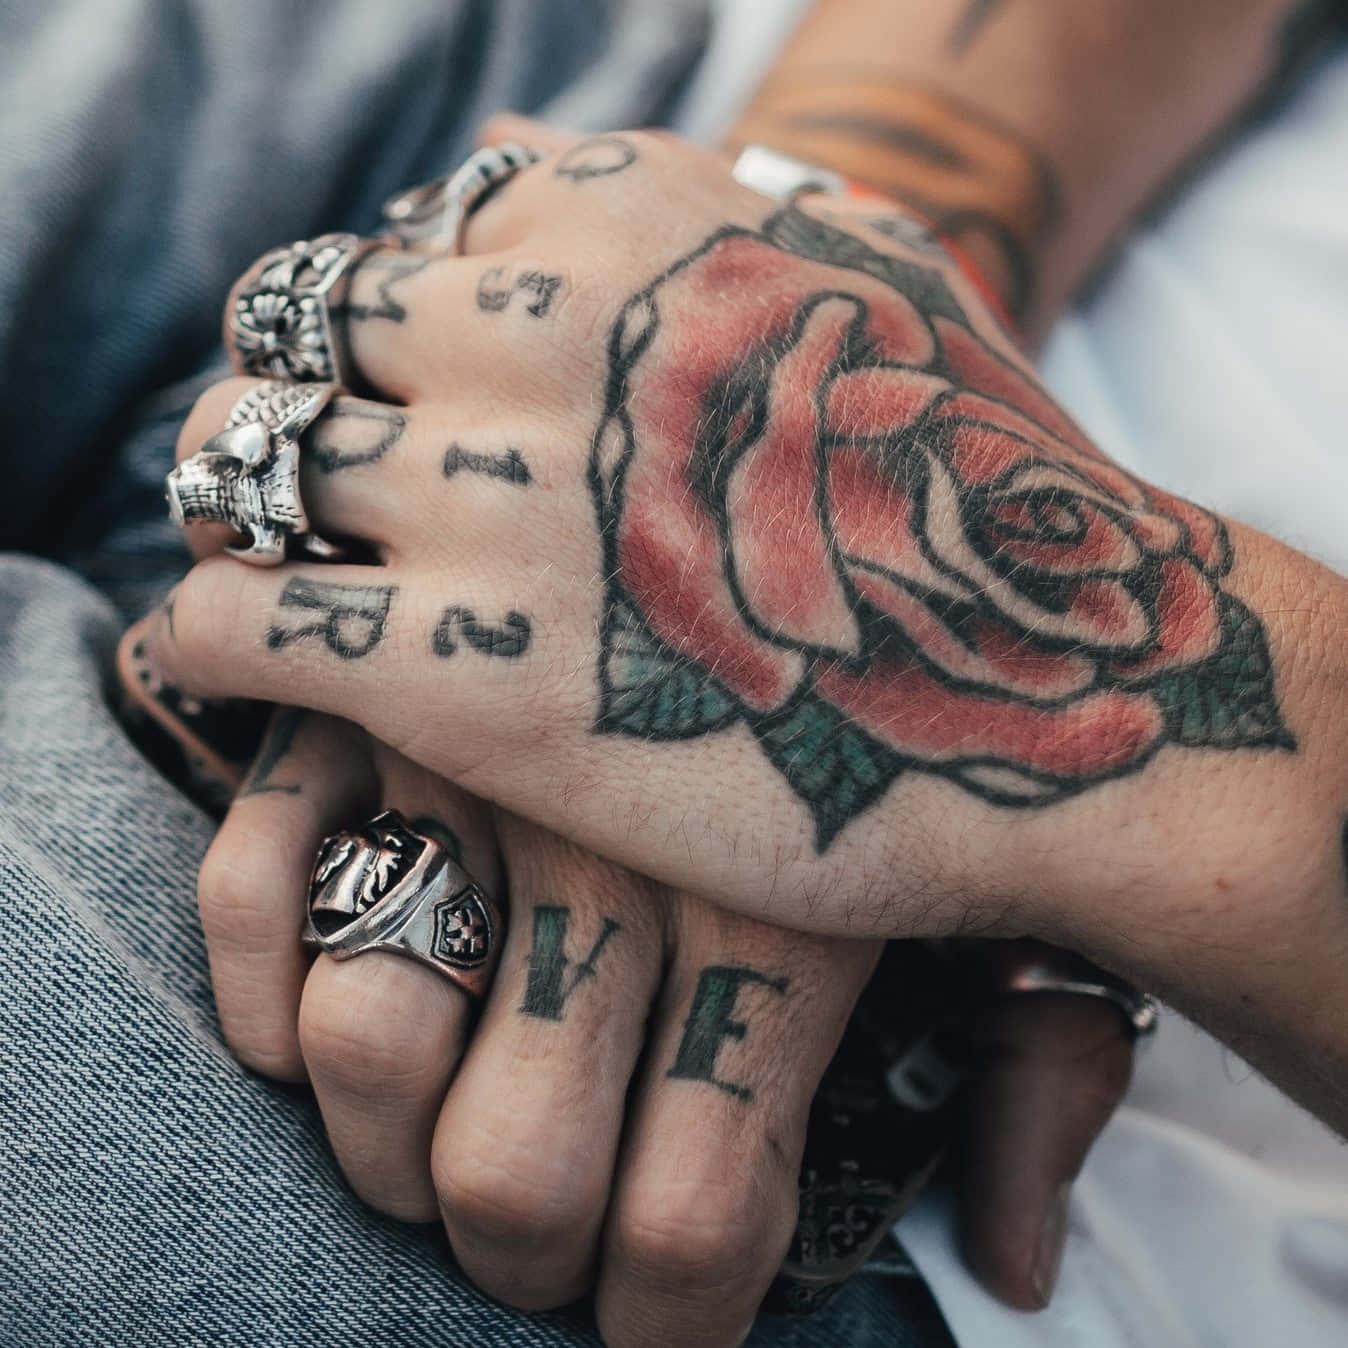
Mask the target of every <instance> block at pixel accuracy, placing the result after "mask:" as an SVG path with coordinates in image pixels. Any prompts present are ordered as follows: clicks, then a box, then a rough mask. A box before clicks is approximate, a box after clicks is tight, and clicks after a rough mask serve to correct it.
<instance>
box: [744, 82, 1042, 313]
mask: <svg viewBox="0 0 1348 1348" xmlns="http://www.w3.org/2000/svg"><path fill="white" fill-rule="evenodd" d="M881 83H882V84H883V88H884V99H885V104H886V109H887V110H886V112H885V113H884V114H883V115H877V114H876V113H875V111H874V108H873V106H872V102H873V90H874V89H875V87H876V86H877V84H881ZM766 116H768V117H769V118H770V119H771V121H772V122H773V123H775V124H778V125H781V126H784V127H787V128H789V129H790V130H791V132H792V134H793V138H795V139H797V140H799V139H800V138H802V137H803V138H804V144H803V145H802V147H801V153H802V154H805V155H807V156H808V154H809V153H810V150H811V146H812V143H816V142H817V143H818V145H819V148H820V150H821V152H822V153H824V154H825V155H827V154H829V153H830V152H831V153H832V154H833V156H834V157H836V155H837V147H838V144H839V141H840V140H843V141H847V142H850V143H851V148H852V152H853V157H855V158H856V159H857V160H858V163H859V165H861V166H863V167H859V168H858V170H857V175H858V176H859V177H862V178H864V179H865V181H866V182H868V183H869V184H870V185H871V186H873V187H875V188H877V189H879V190H880V191H882V192H885V193H887V194H888V195H889V196H891V197H893V198H894V199H895V200H896V201H901V202H904V203H906V204H907V205H909V206H911V207H913V208H914V209H915V210H917V211H918V212H919V213H920V214H921V215H922V216H924V217H925V218H926V219H927V220H929V221H931V223H932V224H933V225H934V226H935V227H936V229H937V230H938V231H939V232H940V233H941V234H942V235H943V236H945V237H946V238H948V239H950V240H951V241H952V242H953V243H955V244H958V245H960V246H961V247H963V248H965V249H967V250H969V251H971V252H972V253H974V254H975V255H976V256H977V257H979V259H980V260H981V261H983V262H984V263H985V265H986V266H987V268H988V269H989V279H990V280H991V282H992V283H993V284H994V285H995V286H996V288H997V290H998V292H999V294H1000V295H1001V297H1002V300H1003V302H1004V303H1005V305H1006V307H1007V310H1008V312H1009V313H1010V314H1011V316H1012V317H1013V318H1016V319H1022V318H1024V316H1025V314H1026V313H1027V312H1028V311H1029V309H1030V307H1031V306H1032V304H1033V302H1034V299H1035V295H1036V292H1037V289H1038V271H1037V258H1038V256H1039V254H1040V253H1041V252H1042V250H1043V249H1044V247H1045V246H1046V245H1047V244H1048V242H1049V241H1050V240H1051V239H1052V237H1053V235H1054V233H1055V232H1056V231H1057V229H1058V228H1059V226H1060V224H1061V222H1062V218H1063V204H1062V202H1063V196H1062V188H1061V186H1060V184H1059V182H1058V178H1057V175H1056V174H1055V173H1054V171H1053V168H1052V166H1051V165H1050V164H1049V161H1048V160H1047V158H1046V157H1045V156H1044V155H1043V154H1042V153H1040V151H1039V150H1038V149H1037V148H1036V147H1035V146H1034V145H1032V144H1031V143H1030V142H1029V141H1027V140H1026V139H1025V138H1024V137H1023V136H1021V135H1020V134H1019V133H1018V132H1016V131H1014V130H1012V129H1011V128H1010V127H1007V126H1005V125H1003V124H1002V123H1000V122H998V121H996V120H995V119H993V118H991V117H989V116H987V115H986V114H984V113H982V112H981V111H979V110H978V109H976V108H974V107H972V106H970V105H968V104H966V103H964V102H962V101H960V100H958V99H955V98H952V97H949V96H946V95H944V94H938V93H936V92H934V91H932V90H930V89H926V88H923V87H921V86H918V85H906V84H900V83H895V82H893V81H891V80H888V79H884V80H880V79H878V78H876V77H871V76H868V75H867V73H866V72H864V71H861V72H856V73H855V75H854V76H853V78H851V79H848V80H844V79H842V78H838V77H832V76H826V75H821V76H819V77H818V78H812V79H811V80H810V81H809V82H808V83H807V84H802V86H801V87H800V89H799V90H795V91H791V92H789V93H784V94H781V95H779V96H776V97H774V99H773V102H772V104H771V106H770V107H769V108H768V109H767V112H766Z"/></svg>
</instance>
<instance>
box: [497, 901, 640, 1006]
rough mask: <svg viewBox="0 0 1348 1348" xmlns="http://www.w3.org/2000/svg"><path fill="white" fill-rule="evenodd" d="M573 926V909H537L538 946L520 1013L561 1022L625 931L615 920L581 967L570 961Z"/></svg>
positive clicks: (531, 957) (607, 922)
mask: <svg viewBox="0 0 1348 1348" xmlns="http://www.w3.org/2000/svg"><path fill="white" fill-rule="evenodd" d="M570 922H571V910H570V909H569V908H551V907H546V906H539V907H536V908H535V909H534V944H533V948H532V949H531V950H530V952H529V981H528V983H527V984H526V986H525V989H524V1000H523V1001H522V1002H521V1003H520V1012H521V1013H522V1014H523V1015H526V1016H536V1017H537V1018H538V1019H539V1020H561V1019H562V1012H563V1010H564V1009H565V1007H566V1004H567V1002H568V1001H569V1000H570V998H571V994H572V993H573V992H575V990H576V989H577V988H578V987H579V986H580V984H581V983H583V982H584V981H585V980H586V979H587V978H593V977H594V972H595V968H596V966H597V965H598V963H599V956H600V955H601V954H603V951H604V947H605V946H606V945H607V944H608V943H609V941H610V940H611V939H612V938H613V937H614V936H615V935H616V934H617V933H618V932H619V931H621V930H622V928H621V926H620V925H619V924H618V923H617V922H615V921H614V920H613V919H612V918H611V917H606V918H605V919H604V926H603V928H602V930H601V931H600V933H599V935H598V936H597V937H596V938H595V943H594V944H593V945H592V946H591V947H590V953H589V954H588V955H586V956H585V958H584V959H583V960H581V961H580V963H579V964H577V963H575V962H573V961H572V960H570V959H568V958H567V954H566V931H567V927H568V926H569V925H570Z"/></svg>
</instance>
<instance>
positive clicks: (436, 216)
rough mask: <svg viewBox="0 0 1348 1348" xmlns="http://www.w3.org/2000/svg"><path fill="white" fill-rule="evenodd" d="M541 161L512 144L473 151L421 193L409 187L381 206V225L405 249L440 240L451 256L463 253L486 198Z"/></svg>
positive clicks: (428, 184)
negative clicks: (466, 234)
mask: <svg viewBox="0 0 1348 1348" xmlns="http://www.w3.org/2000/svg"><path fill="white" fill-rule="evenodd" d="M540 158H542V156H541V155H540V154H539V153H538V152H537V151H536V150H531V149H529V148H528V146H525V145H516V144H514V143H513V142H510V143H507V144H505V145H488V146H484V147H483V148H482V149H480V150H475V151H474V152H473V153H472V154H470V155H469V156H468V158H467V159H466V160H465V161H464V162H463V164H462V166H461V167H459V168H457V169H456V170H455V171H454V172H453V173H451V174H448V175H447V176H446V177H443V178H437V179H436V180H435V181H434V182H429V183H427V184H426V185H425V186H424V187H413V188H411V189H410V190H408V191H406V192H400V193H399V194H398V195H397V196H395V197H390V198H389V199H388V200H387V201H386V202H385V203H384V219H385V221H386V222H387V223H388V226H389V229H390V231H391V232H392V233H393V235H394V237H395V238H397V240H398V241H399V242H400V243H401V244H403V245H404V246H407V245H409V244H415V243H424V242H426V241H427V240H439V241H440V242H442V243H443V245H444V248H445V250H446V251H447V252H448V253H450V254H451V255H458V254H459V253H461V252H462V251H463V248H462V244H463V228H464V226H465V225H466V224H467V223H468V217H469V216H470V215H472V213H473V212H474V211H475V210H476V209H477V208H478V206H480V205H481V204H482V202H483V201H484V200H485V199H486V197H487V195H488V193H490V192H494V191H495V190H496V189H497V188H498V187H500V186H501V184H502V183H505V182H508V181H509V180H510V179H511V178H513V177H514V176H515V174H517V173H518V172H519V171H520V170H521V169H525V168H528V167H529V165H530V164H536V163H537V162H538V161H539V159H540Z"/></svg>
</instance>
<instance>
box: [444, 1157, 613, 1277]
mask: <svg viewBox="0 0 1348 1348" xmlns="http://www.w3.org/2000/svg"><path fill="white" fill-rule="evenodd" d="M483 1141H484V1145H482V1146H474V1145H473V1143H472V1142H471V1140H470V1141H469V1142H468V1143H467V1145H465V1144H464V1143H463V1142H462V1141H460V1140H459V1139H457V1138H456V1139H455V1140H454V1142H453V1143H452V1145H441V1144H440V1142H439V1140H438V1139H437V1143H436V1145H435V1147H434V1148H433V1150H432V1153H431V1177H432V1183H433V1184H434V1186H435V1191H436V1194H437V1195H438V1197H439V1202H440V1209H441V1213H442V1215H443V1217H444V1221H445V1225H446V1227H447V1228H448V1229H449V1230H450V1233H451V1235H452V1236H453V1237H455V1238H456V1239H458V1240H460V1241H465V1240H466V1241H467V1242H468V1243H469V1244H470V1245H474V1246H479V1247H482V1246H486V1247H493V1248H496V1249H499V1250H505V1251H511V1250H526V1249H527V1250H536V1249H539V1248H546V1247H550V1246H554V1245H557V1244H560V1243H564V1242H573V1241H574V1240H575V1239H576V1234H577V1232H578V1231H579V1230H581V1229H583V1227H584V1226H585V1225H586V1223H587V1221H588V1219H589V1218H590V1215H591V1208H590V1205H589V1204H587V1203H586V1201H585V1195H584V1194H583V1193H582V1192H580V1191H578V1190H577V1188H576V1187H574V1186H573V1184H572V1183H571V1182H570V1180H569V1177H568V1174H567V1170H566V1168H565V1167H558V1168H553V1169H551V1170H548V1169H545V1168H543V1167H540V1166H539V1165H538V1164H537V1163H536V1162H535V1161H534V1160H533V1158H532V1157H529V1156H521V1155H519V1153H518V1152H517V1151H515V1150H513V1149H511V1148H509V1147H504V1148H503V1147H502V1145H501V1143H500V1141H499V1140H490V1145H486V1144H487V1143H488V1141H489V1140H488V1139H484V1140H483Z"/></svg>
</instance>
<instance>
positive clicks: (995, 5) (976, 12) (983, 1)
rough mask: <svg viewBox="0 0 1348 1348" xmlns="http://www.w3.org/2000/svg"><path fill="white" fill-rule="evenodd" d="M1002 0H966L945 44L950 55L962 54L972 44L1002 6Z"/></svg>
mask: <svg viewBox="0 0 1348 1348" xmlns="http://www.w3.org/2000/svg"><path fill="white" fill-rule="evenodd" d="M1002 3H1003V0H966V3H965V6H964V10H963V12H962V13H961V14H960V16H959V18H958V19H957V20H956V22H955V27H954V29H953V31H952V32H951V34H950V41H949V43H948V44H947V46H948V48H949V50H950V54H951V55H952V56H962V55H963V54H964V53H965V52H966V51H968V50H969V48H970V47H972V46H973V45H974V42H975V41H976V40H977V38H978V35H979V33H981V32H982V31H983V27H984V25H985V24H986V23H987V21H988V20H989V19H990V18H992V16H993V14H994V13H995V12H996V11H997V10H999V9H1000V8H1001V7H1002Z"/></svg>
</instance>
